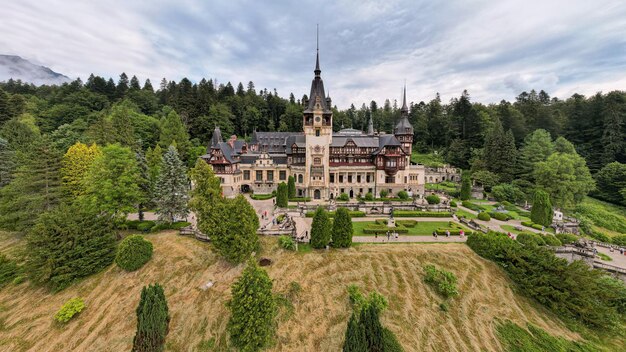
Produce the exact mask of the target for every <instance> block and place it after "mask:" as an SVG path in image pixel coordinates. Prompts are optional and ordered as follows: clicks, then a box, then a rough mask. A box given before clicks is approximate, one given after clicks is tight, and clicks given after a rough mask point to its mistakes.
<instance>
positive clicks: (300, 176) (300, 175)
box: [298, 174, 302, 183]
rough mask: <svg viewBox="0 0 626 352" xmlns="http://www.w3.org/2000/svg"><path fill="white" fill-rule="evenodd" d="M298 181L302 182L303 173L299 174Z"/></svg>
mask: <svg viewBox="0 0 626 352" xmlns="http://www.w3.org/2000/svg"><path fill="white" fill-rule="evenodd" d="M298 183H302V174H299V175H298Z"/></svg>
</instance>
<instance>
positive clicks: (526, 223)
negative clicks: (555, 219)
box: [522, 221, 545, 230]
mask: <svg viewBox="0 0 626 352" xmlns="http://www.w3.org/2000/svg"><path fill="white" fill-rule="evenodd" d="M522 225H524V226H526V227H532V228H533V229H535V230H544V229H545V227H544V226H543V225H541V224H535V223H534V222H532V221H522Z"/></svg>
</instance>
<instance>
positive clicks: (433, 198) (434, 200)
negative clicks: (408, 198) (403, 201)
mask: <svg viewBox="0 0 626 352" xmlns="http://www.w3.org/2000/svg"><path fill="white" fill-rule="evenodd" d="M426 201H427V202H428V204H439V203H440V202H441V199H439V197H438V196H437V195H435V194H431V195H429V196H426Z"/></svg>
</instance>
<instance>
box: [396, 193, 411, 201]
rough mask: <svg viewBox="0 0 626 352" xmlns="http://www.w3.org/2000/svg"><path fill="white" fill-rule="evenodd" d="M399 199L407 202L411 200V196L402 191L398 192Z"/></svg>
mask: <svg viewBox="0 0 626 352" xmlns="http://www.w3.org/2000/svg"><path fill="white" fill-rule="evenodd" d="M398 198H400V199H402V200H407V199H409V194H408V193H407V191H400V192H398Z"/></svg>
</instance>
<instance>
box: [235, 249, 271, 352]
mask: <svg viewBox="0 0 626 352" xmlns="http://www.w3.org/2000/svg"><path fill="white" fill-rule="evenodd" d="M231 291H232V295H233V298H232V299H231V301H230V302H229V304H228V307H229V308H230V312H231V315H230V319H229V320H228V331H229V333H230V340H231V342H232V343H233V345H235V346H236V347H238V348H239V350H241V351H246V352H255V351H260V350H262V349H264V348H265V347H267V346H268V345H269V343H270V341H271V339H272V337H273V336H274V333H275V329H276V314H277V309H276V302H275V300H274V295H273V293H272V280H270V278H269V276H268V275H267V273H266V272H265V270H263V269H261V268H259V267H258V266H257V265H256V263H255V262H254V260H252V259H251V260H250V261H249V262H248V265H247V267H246V268H245V269H244V271H243V273H242V274H241V277H240V278H239V280H237V281H236V282H235V283H234V284H233V286H232V289H231Z"/></svg>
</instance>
